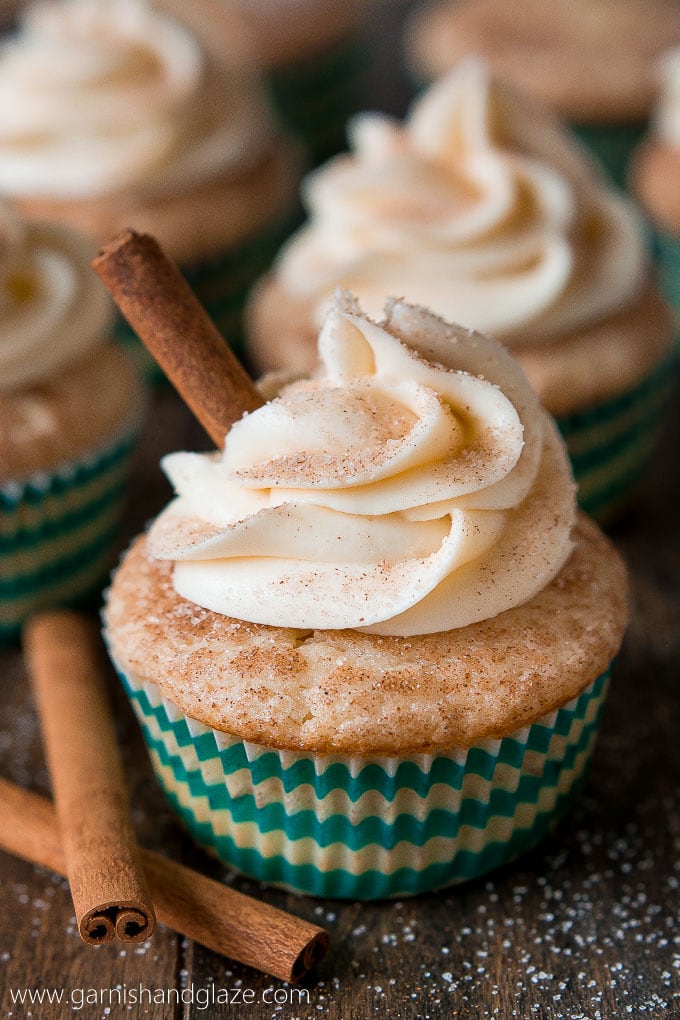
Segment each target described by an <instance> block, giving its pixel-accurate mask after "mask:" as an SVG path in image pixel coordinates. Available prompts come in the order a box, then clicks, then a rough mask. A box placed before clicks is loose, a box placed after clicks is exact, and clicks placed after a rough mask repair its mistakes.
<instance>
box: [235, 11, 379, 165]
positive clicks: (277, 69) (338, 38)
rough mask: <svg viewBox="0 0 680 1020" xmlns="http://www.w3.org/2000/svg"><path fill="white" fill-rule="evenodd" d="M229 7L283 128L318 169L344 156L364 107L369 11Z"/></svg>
mask: <svg viewBox="0 0 680 1020" xmlns="http://www.w3.org/2000/svg"><path fill="white" fill-rule="evenodd" d="M222 2H228V0H222ZM230 6H231V7H232V8H233V9H234V10H235V11H236V12H237V13H238V15H239V16H240V17H241V18H242V19H243V22H244V25H245V29H246V32H247V34H248V37H249V39H250V41H251V45H252V50H253V53H254V56H255V58H256V60H257V62H258V64H259V65H260V66H261V67H262V68H263V69H264V70H265V71H266V73H267V78H268V81H269V85H270V87H271V90H272V95H273V98H274V102H275V104H276V108H277V110H278V112H279V114H280V116H281V119H282V121H283V123H284V125H285V126H286V127H287V128H288V129H289V130H290V131H292V132H294V133H295V134H296V135H297V136H299V137H300V138H302V139H303V141H304V142H305V145H306V147H307V150H308V152H309V155H310V159H311V162H312V164H316V163H319V162H322V161H323V160H325V159H327V158H328V157H329V156H332V155H333V154H334V153H336V152H339V151H340V150H341V149H344V148H345V145H346V138H345V123H346V121H347V119H348V117H350V116H351V115H352V114H353V113H356V112H357V110H359V109H360V108H361V105H362V103H361V81H362V73H363V71H364V64H365V45H364V39H363V14H364V7H365V5H364V4H362V3H360V2H358V0H230Z"/></svg>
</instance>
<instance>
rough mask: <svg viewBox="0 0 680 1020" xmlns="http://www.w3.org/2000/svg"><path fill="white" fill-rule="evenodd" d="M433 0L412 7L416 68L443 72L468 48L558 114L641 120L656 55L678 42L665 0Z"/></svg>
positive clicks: (678, 15) (676, 21)
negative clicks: (548, 0) (517, 0)
mask: <svg viewBox="0 0 680 1020" xmlns="http://www.w3.org/2000/svg"><path fill="white" fill-rule="evenodd" d="M518 10H519V9H518V6H517V4H516V3H514V2H513V0H464V2H457V3H454V2H452V0H444V2H441V0H437V2H435V3H430V4H429V5H427V6H425V7H424V8H420V9H419V10H417V11H416V14H415V17H414V19H413V22H412V24H411V26H410V33H409V36H408V39H407V50H408V57H409V61H410V63H411V66H412V67H413V69H414V71H415V73H416V74H418V75H420V76H424V77H425V78H427V79H432V78H436V77H438V76H439V75H441V74H445V73H446V72H447V71H449V70H450V69H451V68H452V67H453V66H454V65H455V64H456V63H457V62H458V61H459V60H461V59H463V58H464V57H467V56H470V55H471V54H477V55H479V56H482V57H484V58H486V59H487V60H488V61H489V64H490V66H491V68H492V70H493V71H494V73H495V74H497V75H498V76H499V77H501V78H505V79H506V80H508V81H509V82H512V83H514V84H515V85H516V86H517V87H518V88H521V89H522V91H524V92H526V93H527V94H528V95H532V96H534V97H535V98H536V99H539V100H540V101H541V102H543V103H545V104H546V105H548V106H551V107H552V108H553V109H555V110H556V111H557V112H558V113H560V114H561V115H562V116H564V117H568V118H570V119H572V120H575V121H583V122H590V123H617V122H618V123H634V122H636V121H640V120H644V119H645V118H646V117H647V115H648V113H649V109H650V107H651V105H652V102H653V99H654V96H655V93H656V88H657V80H656V66H655V64H656V60H657V58H658V57H659V56H660V55H661V54H662V53H663V52H664V51H665V50H668V49H671V48H672V47H673V46H677V45H678V43H680V8H678V6H677V5H676V4H673V3H668V2H667V0H569V2H568V3H566V2H558V3H546V2H545V0H523V3H522V7H521V17H518Z"/></svg>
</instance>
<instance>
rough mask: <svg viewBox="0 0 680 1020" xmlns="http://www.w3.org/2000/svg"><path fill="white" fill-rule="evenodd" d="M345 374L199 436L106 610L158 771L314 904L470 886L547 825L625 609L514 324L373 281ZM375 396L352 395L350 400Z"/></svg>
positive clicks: (205, 837) (593, 720) (334, 361)
mask: <svg viewBox="0 0 680 1020" xmlns="http://www.w3.org/2000/svg"><path fill="white" fill-rule="evenodd" d="M319 342H320V353H321V358H322V366H323V367H322V370H321V371H320V372H319V373H318V374H317V376H316V377H315V378H314V379H312V380H310V381H303V382H299V383H296V384H293V385H291V386H288V387H284V389H283V390H282V391H281V393H280V394H279V397H278V398H276V399H274V400H272V401H270V402H269V403H267V404H265V405H264V406H263V407H261V408H260V409H258V410H256V411H255V412H253V413H251V414H249V415H246V416H244V417H243V418H241V419H240V421H238V422H237V424H236V425H234V426H233V427H232V429H231V431H230V432H229V434H228V435H227V439H226V443H225V449H224V452H223V454H222V455H221V456H219V455H212V454H208V455H196V454H175V455H172V456H170V457H169V458H166V459H165V461H164V468H165V470H166V472H167V473H168V475H169V477H170V478H171V480H172V482H173V484H174V486H175V488H176V491H177V493H178V496H177V499H176V500H175V501H174V502H173V503H171V504H170V506H169V507H168V508H167V509H166V510H165V511H164V512H163V513H162V514H161V516H160V517H159V518H158V519H157V520H156V522H155V523H154V524H153V525H152V528H151V531H150V533H149V535H148V536H145V537H142V538H140V539H139V540H138V541H137V542H136V543H135V545H134V546H133V547H132V549H131V550H130V551H129V553H128V554H127V556H126V557H125V559H124V561H123V563H122V565H121V566H120V568H119V569H118V571H117V573H116V576H115V578H114V581H113V585H112V588H111V590H110V591H109V593H108V597H107V607H106V611H105V626H106V634H107V640H108V643H109V647H110V650H111V654H112V657H113V660H114V662H115V664H116V666H117V668H118V670H119V671H120V674H121V677H122V679H123V681H124V683H125V686H126V688H127V691H128V693H129V695H130V697H131V699H132V701H133V704H134V707H135V710H136V711H137V714H138V716H139V718H140V720H141V722H142V725H143V728H144V733H145V737H146V740H147V743H148V745H149V749H150V751H151V756H152V761H153V764H154V767H155V769H156V772H157V775H158V778H159V780H160V782H161V784H162V786H163V788H164V789H165V791H166V793H167V794H168V796H169V797H170V800H171V802H172V803H173V804H174V805H175V807H176V808H177V809H178V811H179V813H180V814H181V816H182V817H183V819H184V821H185V822H186V824H187V825H188V827H189V829H190V831H191V832H192V833H193V834H194V836H195V837H196V838H197V839H198V840H199V841H200V842H202V843H203V844H205V845H206V846H208V847H210V848H211V849H212V850H214V851H215V852H217V853H218V854H219V856H220V857H221V858H222V859H223V860H224V861H226V862H227V863H228V864H231V865H233V866H234V867H236V868H238V869H239V870H242V871H244V872H246V873H247V874H249V875H252V876H255V877H257V878H260V879H264V880H266V881H269V882H274V883H277V884H283V885H286V886H288V887H291V888H294V889H298V890H301V891H304V892H311V893H314V894H320V895H328V896H340V897H358V898H367V899H372V898H380V897H383V896H390V895H401V894H404V893H414V892H419V891H423V890H426V889H431V888H435V887H438V886H443V885H447V884H450V883H452V882H455V881H461V880H463V879H466V878H470V877H473V876H474V875H477V874H480V873H482V872H484V871H486V870H488V869H489V868H491V867H494V866H496V865H498V864H501V863H503V862H504V861H507V860H509V859H510V858H512V857H514V856H516V855H517V854H518V853H519V852H521V851H522V850H523V849H526V848H527V847H528V846H531V845H532V844H533V843H535V842H536V841H537V840H538V839H539V838H540V837H541V836H542V835H543V834H544V833H545V832H546V831H547V830H548V828H549V827H550V825H551V824H552V823H553V822H554V821H555V819H556V818H558V817H559V816H560V815H561V814H562V813H563V812H564V810H565V809H566V807H567V805H568V804H569V802H570V800H571V798H572V796H573V794H574V792H575V791H576V790H577V789H578V787H579V785H580V782H581V779H582V777H583V775H584V770H585V768H586V764H587V761H588V758H589V756H590V752H591V750H592V747H593V742H594V739H595V734H596V730H597V723H598V719H599V712H600V708H601V704H602V699H603V697H604V694H605V691H606V687H607V679H608V670H609V663H610V660H611V658H612V656H613V654H614V653H615V651H616V649H617V648H618V645H619V642H620V640H621V635H622V630H623V626H624V623H625V617H626V598H625V576H624V571H623V567H622V564H621V561H620V560H619V558H618V556H617V555H616V554H615V553H614V551H613V550H612V549H611V547H610V546H609V544H608V543H607V541H606V540H605V539H604V537H603V536H602V535H601V533H600V532H599V531H598V529H597V528H596V527H595V525H593V524H592V523H591V522H589V521H588V520H587V519H585V518H582V519H580V520H579V522H578V524H577V526H576V528H575V530H573V525H574V522H575V518H576V507H575V501H574V487H573V481H572V478H571V474H570V471H569V467H568V462H567V458H566V454H565V451H564V446H563V444H562V442H561V440H560V438H559V436H558V434H557V431H556V429H555V427H554V424H553V423H552V422H551V420H550V419H549V417H548V415H547V414H546V412H545V411H544V410H543V409H542V408H541V407H540V404H539V402H538V399H537V398H536V396H535V394H534V393H533V392H532V391H531V389H530V388H529V386H528V383H527V381H526V379H525V377H524V376H523V374H522V373H521V371H520V370H519V369H518V367H517V365H516V364H515V363H513V361H512V360H511V359H510V357H509V356H508V355H507V354H506V353H505V352H504V351H503V350H502V349H501V348H500V347H499V346H498V345H497V344H495V343H494V342H493V341H491V340H488V339H487V338H485V337H483V336H481V335H479V334H474V333H472V332H470V331H466V330H463V329H460V328H459V327H451V326H448V325H447V324H446V323H444V322H443V321H442V320H440V319H437V318H436V317H435V316H433V315H431V314H430V313H428V312H426V311H425V310H423V309H421V308H415V307H412V306H409V305H406V304H404V303H399V302H397V303H394V304H392V305H391V306H390V307H389V308H388V309H387V318H386V320H385V322H384V323H382V324H381V325H377V324H375V323H373V322H371V321H370V320H369V319H367V318H366V317H364V316H363V315H362V314H361V312H360V310H359V309H358V306H357V305H356V304H355V303H353V301H352V300H351V299H350V298H349V297H344V298H342V299H339V300H338V301H337V302H336V305H335V307H334V309H333V311H332V312H331V314H330V315H329V318H328V320H327V322H326V324H325V326H324V328H323V331H322V333H321V336H320V341H319ZM350 412H351V413H350Z"/></svg>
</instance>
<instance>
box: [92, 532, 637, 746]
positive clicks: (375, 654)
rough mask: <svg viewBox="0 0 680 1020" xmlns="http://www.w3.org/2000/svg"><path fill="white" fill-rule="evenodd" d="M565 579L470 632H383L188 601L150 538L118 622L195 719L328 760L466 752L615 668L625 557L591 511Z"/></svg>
mask: <svg viewBox="0 0 680 1020" xmlns="http://www.w3.org/2000/svg"><path fill="white" fill-rule="evenodd" d="M575 541H576V545H575V549H574V552H573V553H572V555H571V557H570V559H569V560H568V562H567V563H566V565H565V566H564V568H563V569H562V571H561V572H560V574H559V575H558V577H557V578H556V579H555V580H554V581H553V582H552V583H551V584H550V585H549V586H548V587H547V588H545V589H544V590H543V591H542V592H541V593H540V594H539V595H537V596H536V597H535V598H533V599H531V600H530V601H529V602H527V603H525V604H524V605H522V606H517V607H515V608H514V609H511V610H509V611H507V612H505V613H501V614H500V615H499V616H497V617H495V618H493V619H490V620H485V621H482V622H480V623H476V624H472V625H470V626H468V627H464V628H461V629H459V630H453V631H448V632H445V633H441V634H429V635H422V636H418V637H409V638H398V637H378V636H376V635H372V634H363V633H360V632H358V631H353V630H341V631H300V630H293V629H283V628H279V627H267V626H263V625H258V624H251V623H246V622H243V621H239V620H234V619H231V618H229V617H226V616H220V615H218V614H216V613H213V612H211V611H209V610H207V609H202V608H201V607H199V606H197V605H195V604H194V603H191V602H188V601H186V600H185V599H182V598H180V597H179V596H178V595H177V594H176V593H175V591H174V589H173V587H172V564H170V563H168V562H161V561H157V560H153V559H151V557H150V556H149V554H148V550H147V542H146V538H145V537H144V536H142V537H140V538H138V539H137V540H136V542H135V543H134V544H133V546H132V547H131V549H130V550H129V552H128V553H127V555H126V556H125V558H124V560H123V562H122V564H121V566H120V567H119V569H118V571H117V573H116V575H115V577H114V579H113V583H112V585H111V589H110V591H109V593H108V598H107V606H106V610H105V627H106V632H107V637H108V642H109V646H110V649H111V652H112V655H113V658H114V660H115V661H116V663H117V665H118V666H119V668H120V669H122V670H123V671H129V672H131V673H133V674H134V675H135V676H136V677H137V678H138V679H141V680H150V681H153V682H154V683H156V684H158V685H159V687H160V688H161V690H162V692H163V694H164V696H166V697H167V698H168V699H169V700H170V701H171V702H173V703H174V704H175V705H177V706H178V707H179V708H180V709H181V710H182V711H183V712H184V713H186V714H187V715H188V716H190V717H192V718H194V719H197V720H199V721H201V722H202V723H204V724H205V725H207V726H212V727H214V728H215V729H218V730H221V731H223V732H226V733H230V734H232V735H234V736H236V737H239V738H241V739H244V740H250V741H254V742H257V743H260V744H264V745H267V746H271V747H276V748H281V749H288V750H296V751H307V752H312V753H317V754H334V753H338V754H342V755H348V754H349V755H352V754H362V755H366V754H369V755H370V754H387V755H401V754H407V753H408V754H413V753H421V752H423V753H424V752H429V751H433V750H437V749H439V750H444V749H451V748H454V747H467V746H470V745H472V744H473V743H475V742H476V741H478V740H480V739H481V738H484V737H500V736H503V735H505V734H508V733H511V732H513V731H514V730H517V729H518V728H521V727H523V726H526V725H529V724H530V723H531V722H534V721H535V720H537V719H538V718H540V717H541V716H542V715H544V714H545V713H546V712H549V711H551V710H553V709H556V708H558V707H559V706H561V705H564V704H565V703H566V702H567V701H569V700H570V699H571V698H572V697H574V696H575V695H577V694H578V693H579V692H580V691H582V690H583V689H584V688H585V687H586V686H587V685H588V684H589V683H591V682H592V681H593V680H594V679H596V677H597V676H599V675H600V674H601V673H602V672H604V670H605V669H606V668H607V666H608V665H609V663H610V662H611V660H612V658H613V657H614V655H615V654H616V652H617V650H618V648H619V645H620V643H621V639H622V636H623V632H624V629H625V625H626V620H627V584H626V572H625V567H624V565H623V562H622V560H621V558H620V557H619V555H618V554H617V553H616V551H615V550H614V549H613V547H612V546H611V545H610V543H609V541H608V540H607V539H606V538H605V537H604V535H603V534H602V533H601V532H600V531H599V529H598V528H597V526H596V525H595V524H594V523H593V522H592V521H590V520H589V519H588V518H587V517H585V516H581V517H580V518H579V522H578V525H577V529H576V532H575Z"/></svg>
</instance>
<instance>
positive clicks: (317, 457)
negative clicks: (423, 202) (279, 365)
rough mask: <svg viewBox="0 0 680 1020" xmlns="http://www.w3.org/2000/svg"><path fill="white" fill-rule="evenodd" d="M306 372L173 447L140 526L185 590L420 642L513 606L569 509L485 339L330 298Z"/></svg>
mask: <svg viewBox="0 0 680 1020" xmlns="http://www.w3.org/2000/svg"><path fill="white" fill-rule="evenodd" d="M319 354H320V358H321V364H322V369H321V370H320V372H319V374H318V375H316V376H315V377H314V378H312V379H309V380H305V381H300V382H296V383H293V384H290V385H287V386H285V387H284V388H283V389H282V390H281V392H280V393H279V395H278V396H277V397H276V398H275V399H273V400H271V401H269V402H268V403H267V404H265V405H264V406H263V407H261V408H259V409H258V410H256V411H254V412H253V413H251V414H248V415H245V416H244V417H243V418H242V419H241V420H240V421H239V422H237V423H236V424H235V425H234V426H233V427H232V429H231V431H230V432H229V434H228V436H227V439H226V443H225V447H224V451H223V453H222V454H221V455H220V456H212V455H196V454H188V453H178V454H173V455H171V456H170V457H166V458H165V460H164V462H163V467H164V469H165V471H166V473H167V474H168V476H169V478H170V480H171V482H172V483H173V485H174V487H175V489H176V491H177V493H178V497H177V499H176V500H175V501H174V502H173V503H171V504H170V506H169V507H168V508H167V509H166V510H165V511H164V512H163V513H162V514H161V516H160V517H159V518H158V520H157V521H156V522H155V524H154V525H153V527H152V529H151V533H150V548H151V551H152V554H153V555H154V556H156V557H158V558H161V559H171V560H174V561H175V570H174V585H175V588H176V590H177V592H178V593H179V594H180V595H182V596H184V597H185V598H187V599H189V600H191V601H193V602H196V603H198V604H199V605H202V606H205V607H206V608H208V609H212V610H214V611H215V612H219V613H224V614H226V615H228V616H234V617H237V618H241V619H246V620H250V621H253V622H256V623H266V624H272V625H278V626H287V627H301V628H317V627H319V628H345V627H352V628H358V629H362V630H369V631H373V632H375V633H379V634H400V635H407V634H421V633H429V632H431V631H439V630H448V629H451V628H454V627H462V626H465V625H467V624H468V623H472V622H474V621H476V620H480V619H486V618H488V617H491V616H495V615H497V614H498V613H500V612H502V611H503V610H505V609H509V608H510V607H511V606H513V605H517V604H519V603H521V602H523V601H525V600H526V599H528V598H530V597H531V596H532V595H534V594H535V593H536V592H537V591H539V590H540V589H541V588H543V587H544V585H545V584H547V583H548V582H549V581H550V580H551V579H552V578H553V577H554V576H555V574H556V573H557V572H558V571H559V569H560V567H561V566H562V564H563V563H564V561H565V559H566V557H567V555H568V553H569V551H570V548H571V542H570V530H571V526H572V524H573V521H574V516H575V501H574V491H573V483H572V480H571V475H570V472H569V468H568V465H567V461H566V456H565V453H564V448H563V445H562V443H561V441H560V440H559V438H558V437H557V435H556V433H555V430H554V426H553V425H552V423H551V422H550V419H548V417H547V415H546V414H545V412H544V411H543V410H542V409H541V407H540V405H539V402H538V400H537V398H536V397H535V395H534V394H533V393H532V391H531V390H530V388H529V385H528V383H527V381H526V379H525V378H524V376H523V374H522V372H521V370H520V369H519V368H518V366H517V365H516V364H515V363H514V362H513V361H512V360H511V359H510V357H509V356H508V355H507V354H506V353H505V352H504V351H503V349H502V348H500V347H499V346H498V345H497V344H496V343H495V342H494V341H492V340H490V339H488V338H486V337H483V336H481V335H480V334H477V333H473V332H470V331H466V330H463V329H460V328H459V327H453V326H449V325H447V324H446V323H444V322H443V321H442V320H441V319H439V318H437V317H435V316H434V315H432V314H431V313H429V312H426V311H425V310H424V309H422V308H418V307H414V306H411V305H407V304H405V303H403V302H398V301H397V302H392V303H390V305H389V306H388V308H387V315H386V319H385V321H384V322H383V323H381V324H380V325H378V324H376V323H375V322H372V321H371V320H370V319H368V318H366V317H365V316H364V315H363V314H362V313H361V312H360V310H359V307H358V305H357V304H356V303H355V302H354V301H353V299H351V298H350V297H349V296H348V295H343V294H338V295H337V296H336V298H335V302H334V305H333V308H332V310H331V312H330V313H329V315H328V318H327V320H326V322H325V324H324V327H323V329H322V331H321V335H320V338H319Z"/></svg>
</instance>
